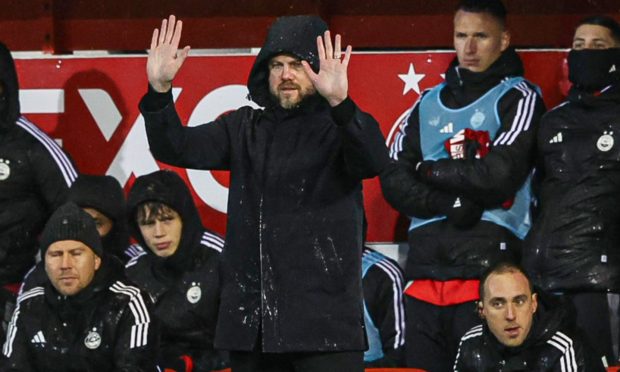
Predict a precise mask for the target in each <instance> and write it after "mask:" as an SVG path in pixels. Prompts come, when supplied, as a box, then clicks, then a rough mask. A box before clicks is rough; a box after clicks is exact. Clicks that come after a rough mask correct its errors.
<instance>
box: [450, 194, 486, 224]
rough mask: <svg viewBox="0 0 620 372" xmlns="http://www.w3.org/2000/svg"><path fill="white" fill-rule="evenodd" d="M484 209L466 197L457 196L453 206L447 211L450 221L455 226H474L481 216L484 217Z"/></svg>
mask: <svg viewBox="0 0 620 372" xmlns="http://www.w3.org/2000/svg"><path fill="white" fill-rule="evenodd" d="M482 212H484V209H483V208H482V207H481V206H480V205H478V204H476V203H474V202H473V201H471V200H470V199H467V198H465V197H462V196H460V197H457V198H455V199H454V204H453V205H452V208H450V210H449V211H448V213H446V216H447V217H448V222H450V223H451V224H452V225H454V226H455V227H461V228H469V227H472V226H474V225H475V224H476V223H478V221H480V217H482Z"/></svg>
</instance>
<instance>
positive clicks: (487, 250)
mask: <svg viewBox="0 0 620 372" xmlns="http://www.w3.org/2000/svg"><path fill="white" fill-rule="evenodd" d="M522 75H523V65H522V63H521V60H520V59H519V56H518V55H517V54H516V53H515V52H514V50H512V49H508V50H507V51H505V52H504V53H503V54H502V55H501V56H500V58H499V59H498V60H497V61H495V62H494V63H493V64H492V65H491V66H490V67H489V68H488V69H487V70H486V71H484V72H479V73H475V72H471V71H469V70H466V69H461V68H459V67H458V61H457V60H456V59H455V60H454V61H453V62H452V64H451V65H450V67H449V68H448V69H447V71H446V83H447V85H446V86H445V87H444V88H443V89H442V90H441V93H440V99H441V102H442V103H443V104H444V105H445V106H446V107H448V108H450V109H458V108H462V107H465V106H468V105H470V104H472V103H473V102H475V101H476V100H478V99H479V98H480V97H482V96H483V95H484V94H485V93H487V92H488V91H489V90H490V89H492V88H494V87H495V86H496V85H497V84H499V83H500V82H501V81H502V80H503V79H505V78H506V77H515V76H522ZM421 100H422V98H420V100H419V101H418V102H417V103H416V104H415V105H414V106H413V108H412V111H411V113H410V114H409V115H408V117H407V119H406V123H405V124H404V126H403V127H402V129H401V132H400V133H399V135H397V136H396V140H395V141H394V143H393V144H392V147H391V150H390V151H391V155H392V157H393V158H394V159H395V161H394V162H392V163H391V164H390V165H389V166H388V167H386V169H385V171H384V172H382V174H381V176H380V179H381V187H382V190H383V194H384V196H385V198H386V200H387V201H388V202H389V203H390V204H391V205H392V206H393V207H394V208H395V209H397V210H398V211H400V212H401V213H403V214H405V215H407V216H409V217H418V218H425V219H429V218H433V217H436V216H442V215H446V212H447V210H449V209H451V208H452V206H453V205H454V203H455V199H456V198H457V197H458V198H460V200H461V201H463V203H462V204H463V207H462V209H465V211H463V212H462V214H463V216H467V218H469V216H476V213H475V212H474V210H478V209H492V208H497V207H499V206H500V205H501V203H502V202H504V201H505V200H506V199H509V198H511V197H513V196H514V194H515V193H516V192H517V190H519V188H520V187H521V186H522V185H523V183H524V181H525V180H526V178H527V176H528V175H529V174H530V172H531V169H532V165H533V160H534V150H535V143H536V142H535V138H536V130H537V126H538V121H539V119H540V117H541V116H542V114H543V112H544V111H545V107H544V103H543V101H542V98H541V97H540V95H539V94H538V93H537V91H536V89H535V87H534V86H533V85H532V84H530V83H526V85H525V86H523V87H521V88H519V89H517V88H513V89H511V90H510V91H508V92H507V93H506V94H505V95H504V96H503V97H502V98H501V99H500V101H499V102H498V105H497V112H498V114H499V117H500V120H501V126H500V128H499V130H498V132H497V133H496V137H495V138H500V136H501V135H502V134H508V135H510V136H514V141H512V142H509V143H506V144H498V145H493V144H491V148H490V152H489V154H488V155H487V156H486V157H483V158H481V159H440V160H437V161H434V162H431V163H432V167H431V168H430V169H431V170H432V171H431V172H429V173H428V175H427V177H425V178H424V179H422V178H421V177H420V176H419V175H418V174H416V166H417V164H418V163H419V162H421V161H423V160H424V159H423V155H422V150H421V139H420V112H419V109H420V106H419V103H420V101H421ZM493 140H494V138H491V142H493ZM478 213H479V212H478ZM474 218H476V219H475V220H473V221H471V223H470V225H471V226H468V227H461V226H457V225H455V224H453V223H452V221H451V220H449V219H443V220H439V221H436V222H432V223H428V224H426V225H424V226H421V227H418V228H416V229H415V230H412V231H411V232H410V234H409V246H410V250H409V253H408V259H407V264H406V267H405V278H407V279H416V278H417V279H434V280H450V279H472V278H477V277H479V276H480V275H481V274H482V272H484V270H485V268H487V267H488V266H489V265H490V264H491V263H492V262H493V261H497V260H519V258H520V251H521V240H520V239H518V238H517V237H516V236H515V235H514V234H513V233H512V232H511V231H509V230H508V229H506V228H504V227H502V226H499V225H496V224H494V223H492V222H488V221H484V220H478V219H479V214H478V217H474Z"/></svg>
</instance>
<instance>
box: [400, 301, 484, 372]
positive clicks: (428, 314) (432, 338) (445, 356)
mask: <svg viewBox="0 0 620 372" xmlns="http://www.w3.org/2000/svg"><path fill="white" fill-rule="evenodd" d="M405 311H406V314H405V315H406V319H407V328H406V330H407V332H406V333H405V348H406V352H407V367H412V368H421V369H424V370H427V371H429V372H446V371H452V370H453V368H454V360H455V358H456V352H457V350H458V347H459V342H460V340H461V337H462V336H463V335H464V334H465V332H467V331H468V330H469V329H471V328H472V327H473V326H475V325H478V324H481V323H482V320H481V319H480V317H479V316H478V313H477V312H476V302H475V301H472V302H465V303H462V304H458V305H452V306H437V305H433V304H430V303H428V302H424V301H420V300H418V299H416V298H413V297H409V296H407V297H406V302H405Z"/></svg>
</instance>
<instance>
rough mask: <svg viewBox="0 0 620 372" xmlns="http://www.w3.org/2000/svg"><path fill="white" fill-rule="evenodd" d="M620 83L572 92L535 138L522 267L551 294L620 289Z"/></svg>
mask: <svg viewBox="0 0 620 372" xmlns="http://www.w3.org/2000/svg"><path fill="white" fill-rule="evenodd" d="M619 119H620V87H618V86H616V87H610V88H608V89H607V90H605V91H604V92H603V93H601V94H600V95H598V94H597V95H593V94H588V93H585V92H580V91H579V90H576V89H573V90H572V91H571V92H570V95H569V98H568V101H567V102H564V103H563V104H561V105H559V106H558V107H556V108H555V109H553V110H551V111H549V113H547V114H546V115H545V116H544V117H543V119H542V122H541V126H540V130H539V136H538V162H537V179H538V180H539V187H538V189H539V192H538V210H539V213H538V215H537V216H536V219H535V220H534V227H533V228H532V230H530V233H529V235H528V237H527V239H526V244H525V251H524V256H523V259H524V266H525V267H526V269H528V271H529V272H530V274H531V275H532V276H533V280H534V281H535V282H536V283H537V285H539V286H541V287H542V288H544V289H546V290H549V291H556V292H560V291H587V292H607V291H611V292H620V120H619Z"/></svg>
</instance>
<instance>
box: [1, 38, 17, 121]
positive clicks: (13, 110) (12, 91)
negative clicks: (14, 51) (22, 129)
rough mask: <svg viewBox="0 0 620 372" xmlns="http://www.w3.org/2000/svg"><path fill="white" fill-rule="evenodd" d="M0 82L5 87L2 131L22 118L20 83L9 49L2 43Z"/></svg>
mask: <svg viewBox="0 0 620 372" xmlns="http://www.w3.org/2000/svg"><path fill="white" fill-rule="evenodd" d="M0 82H2V85H3V86H4V97H5V98H4V99H5V103H4V105H3V106H4V108H3V109H1V110H0V131H4V130H7V129H10V128H11V127H12V126H13V125H15V121H16V120H17V118H19V116H20V111H19V83H18V82H17V72H16V71H15V62H13V57H12V56H11V52H10V51H9V49H8V48H7V47H6V46H5V45H4V44H2V43H0Z"/></svg>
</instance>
